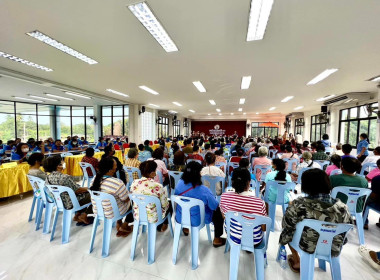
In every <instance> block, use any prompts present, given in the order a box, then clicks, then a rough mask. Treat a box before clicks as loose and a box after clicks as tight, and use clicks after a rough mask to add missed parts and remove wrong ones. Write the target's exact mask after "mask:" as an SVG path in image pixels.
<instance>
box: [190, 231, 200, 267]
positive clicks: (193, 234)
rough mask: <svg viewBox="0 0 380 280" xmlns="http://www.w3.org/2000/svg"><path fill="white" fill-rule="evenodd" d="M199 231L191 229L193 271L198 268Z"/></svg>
mask: <svg viewBox="0 0 380 280" xmlns="http://www.w3.org/2000/svg"><path fill="white" fill-rule="evenodd" d="M198 250H199V229H198V228H196V227H192V228H191V269H197V268H198Z"/></svg>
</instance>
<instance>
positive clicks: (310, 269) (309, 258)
mask: <svg viewBox="0 0 380 280" xmlns="http://www.w3.org/2000/svg"><path fill="white" fill-rule="evenodd" d="M300 259H301V266H300V268H301V271H300V273H301V278H300V279H301V280H313V279H314V255H311V254H307V253H301V256H300Z"/></svg>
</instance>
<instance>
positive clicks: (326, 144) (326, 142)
mask: <svg viewBox="0 0 380 280" xmlns="http://www.w3.org/2000/svg"><path fill="white" fill-rule="evenodd" d="M322 144H323V146H325V148H327V147H331V142H330V140H322Z"/></svg>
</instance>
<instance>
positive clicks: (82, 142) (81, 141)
mask: <svg viewBox="0 0 380 280" xmlns="http://www.w3.org/2000/svg"><path fill="white" fill-rule="evenodd" d="M78 142H79V145H81V146H87V145H88V141H87V140H86V138H84V137H83V136H82V137H81V138H80V140H78Z"/></svg>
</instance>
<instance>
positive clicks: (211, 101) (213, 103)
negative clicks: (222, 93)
mask: <svg viewBox="0 0 380 280" xmlns="http://www.w3.org/2000/svg"><path fill="white" fill-rule="evenodd" d="M208 102H210V104H211V105H216V103H215V101H214V100H209V101H208Z"/></svg>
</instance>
